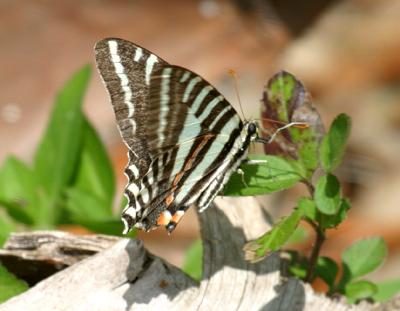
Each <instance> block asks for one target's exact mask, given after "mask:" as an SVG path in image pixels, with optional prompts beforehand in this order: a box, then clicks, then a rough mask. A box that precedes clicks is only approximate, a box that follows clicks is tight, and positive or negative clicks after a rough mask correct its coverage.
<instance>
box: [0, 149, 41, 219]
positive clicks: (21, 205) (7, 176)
mask: <svg viewBox="0 0 400 311" xmlns="http://www.w3.org/2000/svg"><path fill="white" fill-rule="evenodd" d="M37 188H38V185H37V180H36V176H35V174H34V172H33V171H32V170H31V169H30V168H29V167H28V166H27V165H26V164H24V163H23V162H22V161H20V160H19V159H17V158H15V157H12V156H11V157H8V158H7V159H6V160H5V162H4V164H3V166H2V168H1V170H0V205H1V206H3V207H5V209H6V210H7V212H8V214H9V215H10V216H11V217H12V218H13V219H15V220H16V221H18V222H21V223H24V224H27V225H34V224H40V223H42V222H43V219H42V218H45V215H43V208H42V205H41V202H40V199H39V196H38V191H37ZM42 216H43V217H42Z"/></svg>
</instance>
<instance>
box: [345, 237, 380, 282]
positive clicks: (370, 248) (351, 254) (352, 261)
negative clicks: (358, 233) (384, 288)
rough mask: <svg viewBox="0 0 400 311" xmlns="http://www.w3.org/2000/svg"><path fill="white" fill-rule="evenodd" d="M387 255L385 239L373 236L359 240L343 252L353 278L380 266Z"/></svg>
mask: <svg viewBox="0 0 400 311" xmlns="http://www.w3.org/2000/svg"><path fill="white" fill-rule="evenodd" d="M386 256H387V247H386V243H385V241H384V240H383V239H382V238H380V237H372V238H368V239H364V240H360V241H357V242H356V243H353V244H352V245H351V246H350V247H348V248H347V249H346V250H345V251H344V252H343V253H342V262H343V265H345V266H346V268H347V269H348V271H349V274H350V277H351V278H352V279H355V278H358V277H360V276H363V275H365V274H367V273H370V272H372V271H374V270H375V269H376V268H378V267H379V266H380V265H381V264H382V262H383V260H384V259H385V258H386Z"/></svg>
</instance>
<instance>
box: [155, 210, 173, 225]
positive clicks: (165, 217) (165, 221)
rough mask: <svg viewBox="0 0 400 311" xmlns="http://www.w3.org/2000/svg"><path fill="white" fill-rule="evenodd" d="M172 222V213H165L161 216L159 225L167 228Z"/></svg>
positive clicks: (158, 221)
mask: <svg viewBox="0 0 400 311" xmlns="http://www.w3.org/2000/svg"><path fill="white" fill-rule="evenodd" d="M170 221H171V213H170V212H169V211H164V212H162V213H161V214H160V216H159V217H158V219H157V225H159V226H166V225H168V224H169V222H170Z"/></svg>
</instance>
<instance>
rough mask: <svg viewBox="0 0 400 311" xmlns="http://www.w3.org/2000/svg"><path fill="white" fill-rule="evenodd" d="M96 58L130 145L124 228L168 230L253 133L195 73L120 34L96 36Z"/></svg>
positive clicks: (201, 200)
mask: <svg viewBox="0 0 400 311" xmlns="http://www.w3.org/2000/svg"><path fill="white" fill-rule="evenodd" d="M95 52H96V62H97V66H98V69H99V71H100V74H101V76H102V78H103V80H104V83H105V85H106V87H107V90H108V92H109V94H110V97H111V102H112V105H113V108H114V112H115V115H116V119H117V125H118V128H119V130H120V133H121V136H122V138H123V140H124V142H125V144H126V145H127V147H128V157H129V163H128V165H127V167H126V169H125V174H126V175H127V177H128V185H127V186H126V189H125V195H126V196H127V198H128V205H127V207H126V208H125V209H124V211H123V212H122V220H123V222H124V224H125V233H126V232H128V231H129V230H130V229H131V228H132V227H133V226H135V227H137V228H140V229H144V230H146V231H147V230H151V229H154V228H157V227H158V226H165V227H166V229H167V230H168V231H169V232H171V231H173V230H174V228H175V227H176V225H177V223H178V222H179V220H180V219H181V218H182V216H183V215H184V213H185V211H186V210H187V209H188V208H189V207H190V206H191V205H197V206H198V207H199V209H200V210H204V209H206V208H207V207H208V206H209V205H210V203H211V202H212V201H213V199H214V198H215V196H216V195H217V194H218V193H219V192H220V191H221V190H222V189H223V186H224V185H225V184H226V182H227V181H228V179H229V177H230V175H231V174H232V172H234V171H235V170H236V169H237V168H238V167H239V165H240V163H241V162H242V161H243V159H245V158H246V156H247V152H248V147H249V144H250V142H251V141H252V140H254V139H256V138H257V136H258V133H257V126H256V124H255V123H254V122H252V121H248V122H242V120H241V119H240V118H239V116H238V114H237V113H236V111H235V110H234V108H233V107H232V106H231V105H230V104H229V103H228V102H227V101H226V100H225V98H224V97H223V96H222V95H221V94H220V93H219V92H218V91H217V90H216V89H215V88H214V87H213V86H212V85H210V84H209V83H208V82H207V81H205V80H204V79H202V78H201V77H200V76H198V75H197V74H195V73H193V72H191V71H189V70H187V69H185V68H182V67H179V66H174V65H170V64H168V63H167V62H165V61H164V60H162V59H161V58H160V57H158V56H156V55H155V54H153V53H151V52H149V51H148V50H146V49H144V48H142V47H140V46H138V45H135V44H133V43H131V42H128V41H125V40H122V39H114V38H110V39H104V40H102V41H100V42H98V43H97V44H96V48H95Z"/></svg>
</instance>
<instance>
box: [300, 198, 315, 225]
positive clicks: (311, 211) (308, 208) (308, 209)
mask: <svg viewBox="0 0 400 311" xmlns="http://www.w3.org/2000/svg"><path fill="white" fill-rule="evenodd" d="M297 206H298V208H299V209H301V210H302V211H303V213H304V216H305V217H307V218H309V219H311V220H316V219H317V214H318V210H317V206H316V205H315V202H314V200H312V199H310V198H306V197H301V198H300V199H299V201H298V202H297Z"/></svg>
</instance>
